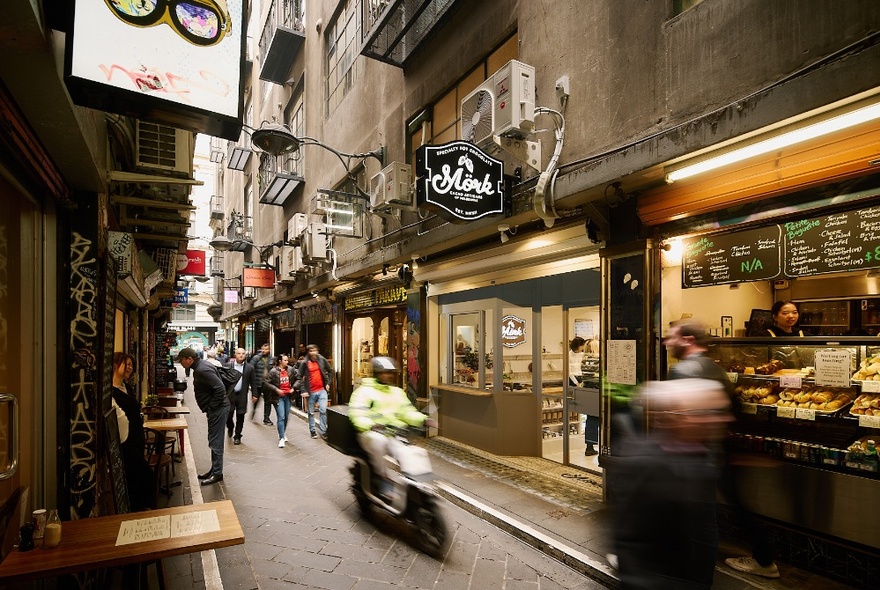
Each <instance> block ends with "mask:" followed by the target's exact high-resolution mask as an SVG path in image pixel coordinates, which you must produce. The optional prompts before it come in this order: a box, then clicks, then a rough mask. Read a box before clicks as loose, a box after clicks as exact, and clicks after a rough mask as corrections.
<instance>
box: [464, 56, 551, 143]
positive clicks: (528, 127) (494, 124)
mask: <svg viewBox="0 0 880 590" xmlns="http://www.w3.org/2000/svg"><path fill="white" fill-rule="evenodd" d="M534 129H535V68H534V66H530V65H528V64H524V63H522V62H519V61H516V60H515V59H514V60H510V61H509V62H507V63H506V64H504V65H503V66H502V67H501V68H500V69H499V70H498V71H497V72H495V73H494V74H492V75H491V76H489V78H488V79H487V80H486V81H485V82H483V84H481V85H480V86H479V87H477V89H476V90H474V91H473V92H471V93H470V94H468V95H467V96H465V97H464V99H463V100H462V101H461V137H462V139H464V140H465V141H470V142H471V143H474V144H476V145H478V146H480V147H481V148H485V147H487V146H490V145H491V144H492V143H493V139H492V136H494V135H500V136H502V137H513V138H518V139H523V138H525V137H526V136H528V135H529V134H530V133H531V132H532V131H534Z"/></svg>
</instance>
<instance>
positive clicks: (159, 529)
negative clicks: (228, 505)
mask: <svg viewBox="0 0 880 590" xmlns="http://www.w3.org/2000/svg"><path fill="white" fill-rule="evenodd" d="M219 530H220V519H219V518H217V511H216V510H201V511H199V512H191V513H189V514H175V515H173V516H154V517H152V518H138V519H133V520H126V521H123V522H122V523H121V524H120V525H119V533H118V534H117V535H116V545H117V547H118V546H119V545H130V544H132V543H145V542H147V541H156V540H159V539H169V538H176V537H188V536H191V535H199V534H202V533H210V532H214V531H219Z"/></svg>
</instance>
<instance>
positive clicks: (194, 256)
mask: <svg viewBox="0 0 880 590" xmlns="http://www.w3.org/2000/svg"><path fill="white" fill-rule="evenodd" d="M206 259H207V252H205V251H204V250H187V251H186V254H178V255H177V274H179V275H187V276H193V277H204V276H206V275H205V260H206Z"/></svg>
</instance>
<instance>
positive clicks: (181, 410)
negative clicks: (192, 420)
mask: <svg viewBox="0 0 880 590" xmlns="http://www.w3.org/2000/svg"><path fill="white" fill-rule="evenodd" d="M165 409H166V410H168V413H169V414H171V415H172V416H174V417H177V416H181V415H184V414H189V408H187V407H186V406H177V407H175V408H165Z"/></svg>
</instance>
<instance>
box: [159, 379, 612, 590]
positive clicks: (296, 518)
mask: <svg viewBox="0 0 880 590" xmlns="http://www.w3.org/2000/svg"><path fill="white" fill-rule="evenodd" d="M188 397H189V394H188ZM193 407H194V405H193ZM261 414H262V411H261V409H259V410H258V411H257V419H256V421H249V422H248V423H247V424H245V427H244V432H243V438H242V444H241V445H232V444H231V439H227V440H228V444H227V446H226V454H225V466H224V481H223V482H222V484H219V485H214V486H209V487H207V488H201V493H202V494H203V495H204V501H205V502H209V501H212V500H215V499H221V498H229V499H231V500H232V501H233V503H234V504H235V508H236V511H237V513H238V516H239V520H240V521H241V524H242V527H243V528H244V532H245V539H246V540H245V544H244V545H243V546H237V547H229V548H225V549H220V550H217V551H216V555H217V562H218V563H219V566H220V575H221V578H222V582H223V588H225V589H227V590H230V589H242V590H247V589H252V588H261V589H264V590H274V589H282V588H283V589H286V590H297V589H304V588H327V589H332V590H336V589H340V590H342V589H356V590H367V589H380V588H392V587H395V588H432V589H433V588H437V589H443V590H456V589H462V590H467V589H473V590H491V589H495V588H497V589H499V590H520V589H522V590H526V589H529V590H548V589H550V590H555V589H562V588H566V589H577V590H587V589H594V588H604V587H606V586H604V585H602V584H599V583H597V582H595V581H593V580H591V579H589V578H587V577H585V576H583V575H582V574H580V573H578V572H576V571H574V570H573V569H571V568H569V567H566V566H565V565H563V564H561V563H559V562H558V561H556V560H554V559H552V558H550V557H548V556H547V555H545V554H544V553H542V552H540V551H538V550H536V549H534V548H532V547H530V546H528V545H526V544H524V543H522V542H521V541H519V540H517V539H515V538H513V537H511V536H509V535H507V534H505V533H504V532H503V531H501V530H499V529H498V528H496V527H494V526H492V525H491V524H488V523H487V522H485V521H484V520H482V519H480V518H478V517H476V516H474V515H472V514H470V513H468V512H466V511H464V510H462V509H461V508H459V507H457V506H455V505H452V504H449V503H444V513H445V515H446V517H447V520H448V521H449V525H450V528H451V530H452V531H453V537H452V543H451V545H450V548H449V551H448V553H447V554H446V556H445V557H444V558H443V560H442V561H438V560H434V559H432V558H430V557H428V556H426V555H424V554H422V553H421V552H420V551H418V550H417V549H415V548H414V547H413V546H412V545H411V541H412V537H411V534H410V532H409V531H408V530H407V529H406V527H404V526H402V525H400V524H398V523H397V522H395V521H394V520H392V519H390V518H383V517H381V516H379V517H375V516H374V517H373V518H371V519H369V520H368V519H366V518H364V517H363V516H362V515H361V514H360V512H359V510H358V509H357V505H356V504H355V502H354V497H353V496H352V494H351V491H350V489H349V482H350V475H349V472H348V468H349V466H350V463H351V461H350V459H349V458H348V457H346V456H344V455H342V454H341V453H339V452H337V451H335V450H334V449H332V448H331V447H329V446H327V445H326V443H324V442H323V441H322V440H320V439H318V440H313V439H311V438H310V437H309V433H308V427H307V425H306V424H305V423H304V421H303V420H302V418H300V417H297V416H296V415H292V416H291V422H290V426H289V429H288V431H287V436H288V439H289V442H288V443H287V445H286V446H285V448H283V449H282V448H278V446H277V444H278V434H277V429H276V428H275V427H272V426H264V425H263V424H262V418H261ZM248 417H250V415H248ZM272 419H273V421H275V420H276V417H275V415H274V413H273V418H272ZM205 428H206V425H205V420H204V417H203V416H202V415H201V414H200V413H198V412H196V413H194V414H192V415H191V416H190V418H189V436H190V440H191V449H192V450H191V451H190V450H188V451H187V452H188V453H189V456H190V457H194V460H195V465H194V466H191V467H190V468H191V469H196V471H198V470H199V469H201V471H205V469H204V468H205V467H206V466H207V465H208V456H209V455H208V450H207V445H206V442H205V441H206V432H205ZM181 561H185V560H183V559H178V561H177V563H175V564H174V565H173V566H172V567H174V569H175V571H184V572H186V570H187V567H186V565H180V562H181ZM190 561H191V562H195V561H196V560H195V558H190ZM192 569H194V570H196V573H195V574H192V575H190V576H189V582H190V584H192V585H191V586H182V585H180V586H178V585H177V584H174V587H175V588H183V587H194V588H199V587H205V586H204V585H203V582H202V581H200V580H199V579H198V573H199V572H198V564H196V563H193V565H192Z"/></svg>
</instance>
